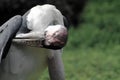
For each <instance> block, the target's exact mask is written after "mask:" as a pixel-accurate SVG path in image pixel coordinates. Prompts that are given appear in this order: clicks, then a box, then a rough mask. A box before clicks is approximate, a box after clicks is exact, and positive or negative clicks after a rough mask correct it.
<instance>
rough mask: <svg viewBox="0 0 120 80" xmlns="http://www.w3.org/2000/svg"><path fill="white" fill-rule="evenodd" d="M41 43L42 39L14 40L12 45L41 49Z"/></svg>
mask: <svg viewBox="0 0 120 80" xmlns="http://www.w3.org/2000/svg"><path fill="white" fill-rule="evenodd" d="M43 41H44V39H25V38H23V39H19V38H15V39H13V43H16V44H19V45H24V46H31V47H41V48H42V47H43V45H42V44H43Z"/></svg>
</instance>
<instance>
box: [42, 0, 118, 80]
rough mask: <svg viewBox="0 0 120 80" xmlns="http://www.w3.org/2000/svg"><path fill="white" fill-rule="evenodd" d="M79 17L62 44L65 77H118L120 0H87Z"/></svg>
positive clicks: (104, 79) (88, 79)
mask: <svg viewBox="0 0 120 80" xmlns="http://www.w3.org/2000/svg"><path fill="white" fill-rule="evenodd" d="M79 18H80V20H81V19H82V20H83V22H82V23H81V24H79V25H78V26H77V28H73V27H74V26H72V27H71V28H70V29H69V39H68V43H67V46H66V47H65V48H64V54H63V61H64V66H65V73H66V80H120V0H90V1H88V2H87V4H86V6H85V8H84V11H83V13H82V15H80V17H79ZM41 79H42V80H49V79H48V73H47V71H46V72H45V73H44V75H43V76H42V77H41Z"/></svg>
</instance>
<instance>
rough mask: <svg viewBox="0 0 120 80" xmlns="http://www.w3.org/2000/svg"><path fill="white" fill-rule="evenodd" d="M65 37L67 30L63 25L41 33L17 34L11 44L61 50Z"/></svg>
mask: <svg viewBox="0 0 120 80" xmlns="http://www.w3.org/2000/svg"><path fill="white" fill-rule="evenodd" d="M67 37H68V33H67V29H66V28H65V27H64V26H63V25H52V26H48V27H47V28H46V29H45V30H44V31H43V32H42V33H41V32H38V31H37V32H36V31H31V32H29V33H26V34H23V33H20V34H17V35H16V37H15V39H13V42H15V43H18V44H20V45H26V46H33V47H43V48H48V49H61V48H62V47H64V46H65V45H66V42H67Z"/></svg>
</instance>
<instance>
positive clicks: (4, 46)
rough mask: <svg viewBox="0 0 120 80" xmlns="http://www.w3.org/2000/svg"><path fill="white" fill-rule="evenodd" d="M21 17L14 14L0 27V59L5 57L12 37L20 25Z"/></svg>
mask: <svg viewBox="0 0 120 80" xmlns="http://www.w3.org/2000/svg"><path fill="white" fill-rule="evenodd" d="M21 23H22V17H21V16H20V15H17V16H14V17H13V18H11V19H10V20H8V21H7V22H6V23H4V24H3V25H2V26H1V27H0V61H1V60H2V59H3V58H5V57H6V55H7V53H8V50H9V48H10V45H11V42H12V39H13V38H14V37H15V35H16V33H17V31H18V30H19V28H20V27H21Z"/></svg>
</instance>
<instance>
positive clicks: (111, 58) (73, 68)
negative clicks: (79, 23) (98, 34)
mask: <svg viewBox="0 0 120 80" xmlns="http://www.w3.org/2000/svg"><path fill="white" fill-rule="evenodd" d="M119 52H120V45H118V46H113V47H111V48H106V49H105V50H101V49H99V48H81V49H80V48H78V49H76V50H75V49H74V50H67V49H65V50H64V54H63V61H64V66H65V75H66V80H120V76H119V74H120V57H119V56H120V54H119ZM40 80H49V77H48V72H47V70H46V71H45V73H44V75H43V76H42V78H41V79H40Z"/></svg>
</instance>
